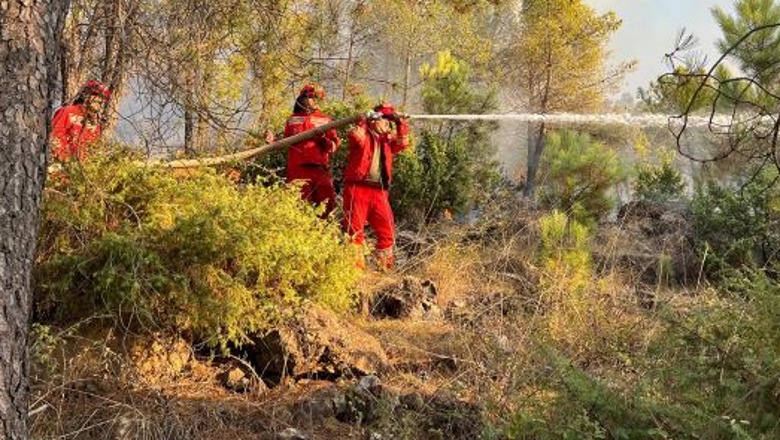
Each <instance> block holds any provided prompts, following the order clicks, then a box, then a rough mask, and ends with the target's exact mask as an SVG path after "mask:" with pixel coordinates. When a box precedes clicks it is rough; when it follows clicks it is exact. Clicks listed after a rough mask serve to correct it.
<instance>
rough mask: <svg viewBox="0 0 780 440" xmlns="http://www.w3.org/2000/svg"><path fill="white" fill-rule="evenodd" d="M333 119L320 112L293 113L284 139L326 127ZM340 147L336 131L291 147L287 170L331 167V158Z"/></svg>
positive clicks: (288, 152) (286, 127) (288, 154)
mask: <svg viewBox="0 0 780 440" xmlns="http://www.w3.org/2000/svg"><path fill="white" fill-rule="evenodd" d="M331 121H332V119H331V118H330V117H329V116H327V115H325V114H324V113H322V112H321V111H319V110H315V111H313V112H312V113H310V114H306V113H293V114H292V116H290V117H289V118H288V119H287V124H286V125H285V126H284V137H286V138H287V137H290V136H295V135H296V134H299V133H303V132H304V131H307V130H311V129H313V128H316V127H319V126H322V125H325V124H327V123H329V122H331ZM338 146H339V136H338V134H336V130H333V129H331V130H328V131H326V132H325V134H324V135H323V136H317V137H314V138H312V139H309V140H305V141H303V142H298V143H297V144H295V145H293V146H291V147H290V149H289V150H287V169H288V170H289V169H291V168H292V169H295V168H298V167H301V166H305V165H321V166H324V167H325V168H327V167H328V166H329V165H330V156H331V155H332V154H333V152H334V151H336V148H338Z"/></svg>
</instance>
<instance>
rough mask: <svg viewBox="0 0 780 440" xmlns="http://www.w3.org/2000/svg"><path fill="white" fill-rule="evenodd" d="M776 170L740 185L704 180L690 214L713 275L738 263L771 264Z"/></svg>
mask: <svg viewBox="0 0 780 440" xmlns="http://www.w3.org/2000/svg"><path fill="white" fill-rule="evenodd" d="M776 179H777V170H775V169H773V168H772V169H765V170H764V171H762V172H761V173H759V174H758V175H757V176H755V178H751V179H750V180H749V181H748V182H745V183H744V184H742V185H736V184H723V185H720V184H717V183H715V182H706V183H705V184H704V185H701V186H700V187H698V188H697V190H696V194H695V196H694V199H693V214H694V221H695V226H696V231H697V242H698V246H699V250H700V253H701V254H702V258H704V268H705V270H706V271H707V273H709V274H712V275H716V276H717V275H723V272H724V271H729V270H733V269H742V268H761V267H768V268H773V267H775V266H776V264H777V255H778V252H780V232H779V229H778V228H779V227H780V225H779V224H778V222H780V198H778V195H777V181H776Z"/></svg>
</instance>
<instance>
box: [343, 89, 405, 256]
mask: <svg viewBox="0 0 780 440" xmlns="http://www.w3.org/2000/svg"><path fill="white" fill-rule="evenodd" d="M374 112H375V113H374V116H372V117H369V118H368V119H365V118H364V119H361V120H360V121H359V122H358V123H357V125H356V126H355V127H354V128H353V129H352V130H351V131H350V132H349V155H348V156H347V167H346V170H345V171H344V191H343V194H342V196H343V202H344V230H345V231H346V232H347V234H349V235H350V236H351V237H352V240H353V242H354V243H355V244H362V243H363V240H364V238H365V235H364V232H363V229H364V228H365V225H366V223H368V224H369V225H370V226H371V228H372V229H373V230H374V233H375V234H376V237H377V243H376V260H377V264H378V265H379V267H380V268H383V269H389V268H392V266H393V264H394V262H395V258H394V255H393V244H394V243H395V221H394V219H393V212H392V210H391V209H390V199H389V188H390V184H391V183H392V179H393V157H394V156H395V155H396V154H397V153H399V152H400V151H402V150H404V149H406V148H407V147H408V146H409V141H408V139H407V135H408V134H409V122H408V121H407V119H406V118H405V117H402V116H400V115H399V114H398V113H396V112H395V109H394V108H393V106H392V105H390V104H389V103H386V102H384V103H382V104H380V105H378V106H376V107H375V108H374ZM392 124H394V125H395V132H393V130H392Z"/></svg>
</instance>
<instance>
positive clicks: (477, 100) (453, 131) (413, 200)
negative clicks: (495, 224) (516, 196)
mask: <svg viewBox="0 0 780 440" xmlns="http://www.w3.org/2000/svg"><path fill="white" fill-rule="evenodd" d="M421 74H422V76H423V79H424V84H423V90H422V95H423V108H424V109H425V111H426V112H428V113H429V114H482V113H487V112H490V111H493V110H494V109H495V108H496V104H495V97H494V94H493V93H492V92H487V93H484V94H481V93H477V92H475V91H474V90H473V88H474V86H473V85H472V84H471V82H470V73H469V69H468V65H467V64H466V63H465V62H463V61H460V60H457V59H455V58H453V57H452V55H450V54H449V52H444V53H440V54H439V57H438V59H437V63H436V65H435V66H430V65H425V66H423V68H422V70H421ZM494 125H495V124H493V123H487V122H479V121H477V122H441V123H431V124H426V125H425V126H423V127H422V128H421V129H420V130H419V132H418V133H413V134H415V135H416V136H415V145H414V148H411V149H409V150H407V151H406V152H404V154H402V155H401V156H400V157H399V158H398V159H397V160H396V165H395V171H394V173H395V176H394V180H393V181H394V186H393V188H392V190H391V191H392V195H391V202H392V203H393V209H394V210H395V212H396V214H398V216H399V217H401V218H407V219H421V220H424V221H427V220H431V219H433V218H435V217H436V216H438V215H439V214H441V213H442V212H443V211H445V210H446V211H450V212H452V213H456V214H458V213H460V214H463V213H467V212H468V211H469V210H470V209H472V208H474V206H475V205H479V204H481V203H482V202H483V201H484V198H485V197H488V196H489V194H490V193H492V191H493V190H494V189H495V188H496V186H497V184H498V183H499V181H500V175H499V173H498V164H497V162H496V161H495V160H493V155H494V153H495V151H494V147H493V146H492V144H491V143H490V141H489V135H490V132H491V131H492V130H493V129H494V128H495V126H494ZM417 126H419V125H417Z"/></svg>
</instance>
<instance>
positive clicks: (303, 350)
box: [246, 306, 388, 379]
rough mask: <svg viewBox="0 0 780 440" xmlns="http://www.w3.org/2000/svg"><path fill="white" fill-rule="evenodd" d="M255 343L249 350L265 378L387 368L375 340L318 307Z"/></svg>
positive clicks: (338, 374)
mask: <svg viewBox="0 0 780 440" xmlns="http://www.w3.org/2000/svg"><path fill="white" fill-rule="evenodd" d="M253 340H254V345H253V346H251V347H246V350H247V351H248V352H249V354H250V358H251V361H252V363H253V365H254V366H255V368H256V369H257V371H261V372H263V376H264V377H266V376H273V377H279V378H281V377H284V376H292V377H294V378H296V379H300V378H305V377H320V378H336V377H341V376H364V375H369V374H374V373H377V372H379V371H382V370H384V369H385V368H386V367H387V365H388V358H387V354H386V353H385V351H384V349H383V348H382V346H381V344H380V343H379V341H377V340H376V338H374V337H373V336H371V335H369V334H368V333H366V332H364V331H362V330H360V329H359V328H357V327H356V326H354V325H352V324H350V323H348V322H346V321H344V320H342V319H340V318H339V317H338V316H337V315H336V314H334V313H333V312H331V311H329V310H327V309H324V308H321V307H318V306H311V307H309V308H308V309H307V310H306V311H305V313H304V315H302V316H300V317H298V318H296V319H294V320H290V321H289V322H287V323H286V324H284V326H282V327H280V328H278V329H277V330H274V331H272V332H271V333H269V334H267V335H265V336H261V337H255V338H253Z"/></svg>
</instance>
